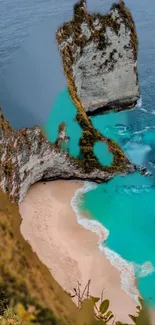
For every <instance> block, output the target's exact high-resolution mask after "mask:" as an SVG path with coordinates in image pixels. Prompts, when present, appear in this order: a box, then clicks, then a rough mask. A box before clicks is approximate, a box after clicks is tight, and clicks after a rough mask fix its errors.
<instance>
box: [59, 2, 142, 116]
mask: <svg viewBox="0 0 155 325" xmlns="http://www.w3.org/2000/svg"><path fill="white" fill-rule="evenodd" d="M57 42H58V47H59V52H60V54H61V56H62V59H63V65H64V71H65V74H66V76H67V78H68V82H69V83H72V84H73V88H74V91H75V92H76V94H77V96H78V99H79V100H80V102H81V104H82V106H83V107H84V108H85V110H86V112H88V113H90V114H91V113H93V112H96V111H97V110H101V109H102V110H103V111H104V110H106V109H110V108H112V109H116V110H117V109H118V110H121V109H123V108H130V107H133V106H135V104H136V102H137V100H138V98H139V87H138V73H137V52H138V41H137V34H136V30H135V25H134V21H133V19H132V16H131V14H130V12H129V10H128V9H127V8H126V7H125V4H124V3H123V2H122V1H120V3H119V4H114V5H113V6H112V8H111V10H110V11H109V12H108V13H107V15H106V16H102V15H100V14H92V15H90V14H88V13H87V10H86V0H81V1H79V2H78V3H77V4H76V5H75V8H74V18H73V20H72V21H71V22H69V23H65V24H64V25H63V26H62V27H60V28H59V30H58V31H57ZM73 99H74V98H73Z"/></svg>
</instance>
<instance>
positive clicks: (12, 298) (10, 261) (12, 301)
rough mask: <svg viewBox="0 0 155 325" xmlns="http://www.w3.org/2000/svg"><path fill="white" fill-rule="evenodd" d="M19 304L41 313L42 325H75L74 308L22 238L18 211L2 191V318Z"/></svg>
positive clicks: (0, 252)
mask: <svg viewBox="0 0 155 325" xmlns="http://www.w3.org/2000/svg"><path fill="white" fill-rule="evenodd" d="M19 302H20V303H21V304H22V305H23V306H24V308H26V309H27V308H29V306H31V305H32V306H34V307H35V308H36V309H37V310H39V313H38V315H37V320H38V322H39V323H40V324H42V325H44V324H45V325H51V324H59V323H60V321H61V322H62V324H74V322H73V319H72V317H71V314H75V313H76V307H75V305H74V304H73V302H72V301H71V299H70V298H69V297H68V295H67V294H66V293H65V292H64V291H63V290H62V289H61V287H60V286H59V285H58V284H57V283H56V281H55V280H54V279H53V277H52V276H51V274H50V272H49V271H48V270H47V268H46V267H45V266H44V265H43V264H42V263H41V262H40V261H39V259H38V257H37V255H36V254H35V253H33V251H32V249H31V247H30V246H29V244H28V243H27V242H26V241H25V240H24V239H23V237H22V236H21V234H20V215H19V212H18V207H17V206H16V205H15V204H11V203H10V202H9V199H8V198H7V196H6V195H5V194H3V193H2V191H0V315H1V314H2V313H3V311H4V309H5V308H6V306H8V305H9V306H10V305H11V306H12V307H14V306H16V305H17V303H19Z"/></svg>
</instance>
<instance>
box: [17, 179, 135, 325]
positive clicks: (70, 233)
mask: <svg viewBox="0 0 155 325" xmlns="http://www.w3.org/2000/svg"><path fill="white" fill-rule="evenodd" d="M82 186H83V183H80V182H73V181H53V182H47V183H37V184H35V185H33V186H32V187H31V188H30V189H29V190H28V192H27V194H26V196H25V198H24V201H23V202H22V203H21V204H20V214H21V216H22V224H21V232H22V234H23V236H24V238H25V239H26V240H28V241H29V243H30V244H31V246H32V248H33V250H34V251H35V252H36V253H37V255H38V256H39V258H40V260H41V261H42V262H43V263H44V264H45V265H46V266H47V267H48V268H49V270H50V271H51V273H52V275H53V276H54V278H55V280H56V281H57V282H58V283H59V284H60V285H61V286H62V287H63V288H64V290H66V291H67V292H69V293H71V294H73V293H74V291H73V288H75V287H77V281H79V282H80V283H81V287H82V288H84V287H85V285H86V283H87V282H88V280H89V279H90V280H91V285H90V293H91V295H93V296H100V295H101V292H102V290H103V289H104V297H105V298H107V299H109V300H110V310H112V311H113V313H114V314H115V315H116V319H117V320H120V321H121V322H129V323H130V324H131V320H130V318H129V317H128V314H132V315H134V314H135V313H136V302H135V301H134V300H133V299H132V298H130V297H129V296H128V295H127V294H126V293H125V292H124V291H123V290H122V289H121V284H120V272H119V271H118V270H117V269H116V268H115V267H113V266H112V265H111V264H110V262H109V260H107V258H106V257H105V256H104V254H103V253H102V252H101V251H100V250H99V249H98V236H97V235H96V234H95V233H92V232H91V231H89V230H87V229H85V228H83V227H82V226H81V225H79V224H78V223H77V219H76V215H75V212H74V211H73V209H72V207H71V205H70V202H71V199H72V197H73V195H74V194H75V191H76V190H77V189H78V188H80V187H82Z"/></svg>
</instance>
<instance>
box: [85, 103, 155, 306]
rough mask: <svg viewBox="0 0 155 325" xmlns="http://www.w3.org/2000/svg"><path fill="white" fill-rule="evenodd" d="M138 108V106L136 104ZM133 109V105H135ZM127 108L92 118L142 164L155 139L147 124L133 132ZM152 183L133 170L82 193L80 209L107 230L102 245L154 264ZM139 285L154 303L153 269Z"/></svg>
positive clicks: (132, 259)
mask: <svg viewBox="0 0 155 325" xmlns="http://www.w3.org/2000/svg"><path fill="white" fill-rule="evenodd" d="M137 109H138V108H137ZM135 110H136V109H135ZM131 114H133V113H132V111H130V112H127V111H126V112H121V113H110V114H107V115H102V116H96V117H93V118H92V122H93V124H94V126H95V127H96V128H98V129H99V130H100V132H101V133H102V134H104V135H106V136H108V137H110V138H112V139H113V140H115V141H117V143H119V144H120V146H121V147H122V149H123V150H124V151H125V152H126V154H127V155H128V156H129V157H130V159H132V160H133V161H134V162H135V163H139V164H140V165H144V163H145V162H146V161H147V158H148V156H149V155H150V152H152V150H151V146H150V145H153V144H154V141H155V132H153V129H152V128H151V127H150V128H147V130H146V129H143V130H139V131H135V132H132V127H131V125H130V123H129V117H130V115H131ZM154 199H155V186H154V177H153V176H152V177H147V176H142V175H141V174H139V173H137V172H136V173H134V174H132V175H127V176H117V177H115V178H114V179H112V180H111V181H110V182H108V183H105V184H101V185H98V186H97V188H95V189H92V190H91V191H89V192H87V193H85V194H84V198H83V200H82V203H81V204H82V205H81V209H82V210H88V211H89V212H90V213H91V215H92V218H93V219H95V220H97V221H99V222H100V223H101V224H102V225H103V226H105V227H106V228H107V229H108V230H109V237H108V238H107V240H106V243H105V245H106V246H107V247H108V248H110V249H111V250H112V251H115V252H116V253H118V254H119V255H120V256H121V257H123V258H124V259H125V260H127V261H129V262H133V263H134V264H138V265H141V266H142V265H143V264H144V263H145V262H151V264H152V265H153V267H155V237H154V234H155V206H154ZM138 270H139V269H136V266H135V272H136V276H137V281H138V288H139V290H140V293H141V295H142V296H143V297H144V299H145V301H146V302H147V304H149V305H150V306H153V307H155V272H153V273H152V274H150V275H148V276H146V277H141V278H140V277H139V272H138Z"/></svg>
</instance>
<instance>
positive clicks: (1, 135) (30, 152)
mask: <svg viewBox="0 0 155 325" xmlns="http://www.w3.org/2000/svg"><path fill="white" fill-rule="evenodd" d="M83 124H84V126H85V124H86V125H87V127H88V129H87V132H88V133H89V130H90V134H88V136H87V139H86V143H87V141H91V143H90V147H89V148H87V147H86V148H85V149H84V148H83V147H82V144H81V150H83V151H82V152H83V159H81V160H80V159H78V158H77V159H75V158H72V157H70V156H69V154H68V153H67V152H62V151H61V149H60V142H61V140H62V139H64V140H66V136H65V125H60V130H59V131H60V133H59V138H58V141H57V142H56V143H55V144H51V143H50V142H49V141H48V140H47V138H46V137H45V135H44V134H43V131H42V130H41V128H39V127H37V126H36V127H33V128H31V129H28V128H25V129H21V130H19V131H14V130H13V129H12V128H11V126H10V124H9V122H7V121H6V119H5V117H4V116H3V114H2V111H0V187H1V188H2V190H3V191H4V192H5V193H7V194H8V195H9V197H10V199H11V200H12V201H15V202H17V203H19V202H21V201H22V199H23V197H24V195H25V193H26V192H27V190H28V188H29V187H30V186H31V185H32V184H34V183H35V182H37V181H40V180H50V179H51V180H52V179H61V178H63V179H73V178H74V179H82V180H92V181H100V182H102V181H105V180H107V179H109V178H111V177H113V176H114V175H116V174H117V173H126V172H132V171H134V170H135V166H133V165H132V164H131V163H130V161H129V160H128V159H127V158H126V157H125V155H124V154H123V152H122V151H121V149H120V148H119V146H117V144H115V143H113V142H112V141H111V140H109V139H106V138H104V137H102V136H101V135H100V134H99V133H98V132H97V131H96V130H95V129H94V128H93V127H92V126H91V124H89V120H86V121H85V118H83ZM93 132H94V133H93ZM84 134H85V133H84ZM91 136H92V138H91ZM93 136H94V138H93ZM84 138H85V137H84ZM84 138H83V140H82V141H84ZM96 138H98V140H100V141H103V142H105V141H106V142H107V144H108V145H109V148H110V150H111V152H112V153H113V155H114V162H113V164H112V165H111V166H110V167H107V168H106V167H104V166H101V165H100V163H99V162H98V160H97V158H96V157H95V156H94V155H93V148H92V147H91V144H92V143H93V142H94V141H96ZM91 139H92V140H91ZM84 150H85V151H84Z"/></svg>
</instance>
